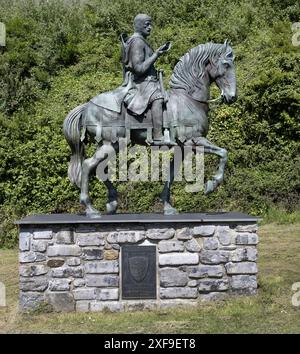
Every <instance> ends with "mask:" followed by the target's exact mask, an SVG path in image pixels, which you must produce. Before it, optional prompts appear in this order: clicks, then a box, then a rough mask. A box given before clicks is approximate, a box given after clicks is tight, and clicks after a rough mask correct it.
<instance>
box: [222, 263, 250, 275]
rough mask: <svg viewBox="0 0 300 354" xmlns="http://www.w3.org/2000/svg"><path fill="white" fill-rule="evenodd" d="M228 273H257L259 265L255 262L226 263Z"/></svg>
mask: <svg viewBox="0 0 300 354" xmlns="http://www.w3.org/2000/svg"><path fill="white" fill-rule="evenodd" d="M225 268H226V271H227V274H256V273H257V265H256V263H254V262H241V263H232V262H230V263H227V264H225Z"/></svg>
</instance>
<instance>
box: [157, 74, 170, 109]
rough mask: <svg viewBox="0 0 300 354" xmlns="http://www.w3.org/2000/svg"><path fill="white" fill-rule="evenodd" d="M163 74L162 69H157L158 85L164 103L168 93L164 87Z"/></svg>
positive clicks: (166, 100)
mask: <svg viewBox="0 0 300 354" xmlns="http://www.w3.org/2000/svg"><path fill="white" fill-rule="evenodd" d="M163 75H164V71H163V70H162V69H160V70H159V85H160V91H161V93H162V95H163V98H164V103H165V104H166V103H167V102H168V100H169V98H168V94H167V92H166V90H165V88H164V81H163Z"/></svg>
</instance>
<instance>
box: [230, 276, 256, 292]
mask: <svg viewBox="0 0 300 354" xmlns="http://www.w3.org/2000/svg"><path fill="white" fill-rule="evenodd" d="M230 283H231V287H232V289H233V290H239V289H256V288H257V280H256V276H255V275H233V276H232V277H231V280H230Z"/></svg>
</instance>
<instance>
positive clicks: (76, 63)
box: [0, 0, 300, 247]
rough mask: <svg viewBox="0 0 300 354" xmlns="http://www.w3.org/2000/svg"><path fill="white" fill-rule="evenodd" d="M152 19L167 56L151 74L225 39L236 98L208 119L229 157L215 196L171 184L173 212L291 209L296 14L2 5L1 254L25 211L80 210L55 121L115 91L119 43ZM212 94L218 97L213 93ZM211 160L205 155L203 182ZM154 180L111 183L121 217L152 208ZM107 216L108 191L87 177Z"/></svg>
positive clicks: (219, 5)
mask: <svg viewBox="0 0 300 354" xmlns="http://www.w3.org/2000/svg"><path fill="white" fill-rule="evenodd" d="M139 12H143V13H149V14H150V15H152V17H153V21H154V25H155V29H154V33H153V36H152V37H151V39H150V41H151V44H152V46H153V47H154V48H157V47H158V46H160V45H161V44H162V43H164V42H165V41H166V40H171V41H172V43H173V47H172V50H171V51H169V52H168V53H167V54H166V55H165V56H163V57H161V58H160V60H159V63H158V66H159V67H161V68H163V69H164V71H165V73H166V86H167V79H168V77H170V75H171V72H172V70H173V68H174V66H175V64H176V62H177V60H178V59H179V58H180V57H181V56H182V55H183V54H184V53H185V52H186V51H187V50H188V49H189V48H191V47H193V46H196V45H198V44H200V43H204V42H207V41H214V42H218V43H222V42H224V40H225V38H228V39H229V40H230V41H231V44H232V47H233V48H234V52H235V56H236V67H237V78H238V90H239V100H238V101H237V102H236V103H235V104H233V105H231V106H226V105H222V106H220V107H218V108H216V109H214V110H212V111H211V112H210V120H211V121H210V132H209V136H208V137H209V139H210V140H211V141H213V142H215V143H216V144H217V145H219V146H222V147H226V148H227V150H228V151H229V161H228V167H227V169H226V176H225V177H226V179H225V183H224V184H223V185H222V186H221V187H220V188H219V190H218V191H217V193H214V194H212V195H210V196H208V197H207V196H204V195H202V193H197V194H190V193H189V194H188V197H187V193H186V192H185V190H184V188H182V187H183V186H184V184H183V183H179V182H175V183H174V186H173V190H172V194H173V202H174V204H175V206H176V207H177V208H178V209H179V210H180V211H186V212H187V211H209V210H211V211H217V210H219V211H220V210H223V211H225V210H242V211H245V212H250V213H253V214H258V215H261V216H263V215H267V214H268V212H269V210H273V208H274V207H281V208H284V209H286V210H288V211H294V210H296V209H297V208H299V190H300V183H299V181H300V178H299V176H300V158H299V112H300V109H299V104H300V82H299V76H300V75H299V74H300V65H299V62H300V48H299V47H294V46H293V45H292V41H291V38H292V32H291V23H292V22H296V21H299V19H300V5H299V2H295V1H288V0H286V1H277V0H263V1H258V0H252V1H251V2H249V1H247V0H242V1H231V2H230V3H229V2H228V1H225V0H218V1H213V0H204V1H201V2H199V1H198V0H181V1H179V0H178V1H177V0H165V1H163V2H162V1H157V0H151V1H150V0H133V1H130V2H129V1H125V0H116V1H114V2H112V1H108V0H86V1H84V2H82V1H62V0H55V1H43V0H41V1H34V0H26V1H25V0H18V1H17V0H15V1H10V2H7V1H5V0H0V21H1V22H4V23H5V24H6V29H7V47H5V48H3V49H0V50H1V54H0V127H1V136H0V157H1V158H0V205H1V206H0V209H1V214H0V215H1V217H0V223H1V226H0V246H4V245H5V246H8V247H10V246H13V245H14V244H15V242H16V240H17V231H16V228H15V227H14V226H13V221H14V220H16V219H18V218H20V217H22V216H24V215H28V214H31V213H37V212H40V213H42V212H43V213H50V212H51V213H58V212H80V211H81V207H80V205H79V203H78V190H77V189H76V188H75V187H74V186H72V185H71V184H70V182H69V180H68V179H67V163H68V160H69V155H70V151H69V148H68V146H67V143H66V142H65V140H64V138H63V134H62V122H63V120H64V118H65V116H66V115H67V113H68V112H69V111H70V110H71V109H72V108H74V107H75V106H77V105H79V104H81V103H83V102H86V101H87V100H89V99H90V98H91V97H93V96H95V95H96V94H98V93H99V92H103V91H108V90H111V89H113V88H115V87H116V86H117V85H119V84H120V83H121V78H122V68H121V64H120V60H121V54H120V45H119V39H118V36H119V35H120V33H121V32H127V33H131V32H132V20H133V17H134V15H135V14H137V13H139ZM212 94H213V95H217V92H216V89H215V88H214V89H213V91H212ZM215 167H216V160H215V159H213V158H211V157H207V158H206V175H208V174H209V173H211V171H213V170H214V168H215ZM161 188H162V183H159V182H155V183H154V182H153V183H150V182H147V183H142V182H140V183H122V184H119V186H118V190H119V197H120V206H121V210H122V211H131V212H147V211H158V210H159V208H160V207H161V206H160V205H159V201H158V194H159V192H160V190H161ZM91 190H92V197H93V198H94V201H95V204H96V206H97V207H99V208H100V209H104V206H105V198H106V189H105V187H104V186H103V184H101V183H99V182H98V181H96V180H93V182H92V186H91Z"/></svg>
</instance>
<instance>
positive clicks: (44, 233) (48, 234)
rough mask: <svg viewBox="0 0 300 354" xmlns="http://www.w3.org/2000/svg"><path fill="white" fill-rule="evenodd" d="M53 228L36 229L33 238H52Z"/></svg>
mask: <svg viewBox="0 0 300 354" xmlns="http://www.w3.org/2000/svg"><path fill="white" fill-rule="evenodd" d="M52 236H53V234H52V230H39V231H34V233H33V238H34V239H35V240H38V239H46V240H50V239H52Z"/></svg>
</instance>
